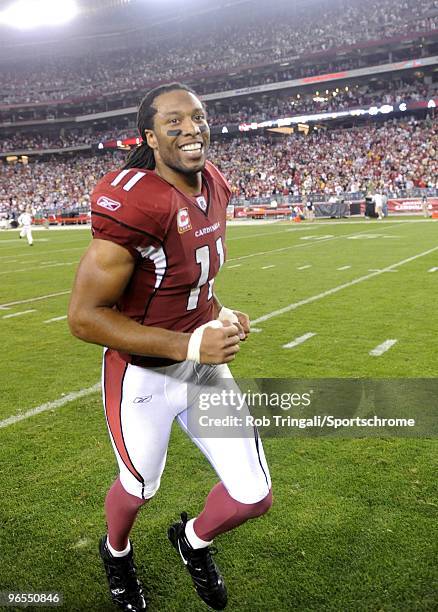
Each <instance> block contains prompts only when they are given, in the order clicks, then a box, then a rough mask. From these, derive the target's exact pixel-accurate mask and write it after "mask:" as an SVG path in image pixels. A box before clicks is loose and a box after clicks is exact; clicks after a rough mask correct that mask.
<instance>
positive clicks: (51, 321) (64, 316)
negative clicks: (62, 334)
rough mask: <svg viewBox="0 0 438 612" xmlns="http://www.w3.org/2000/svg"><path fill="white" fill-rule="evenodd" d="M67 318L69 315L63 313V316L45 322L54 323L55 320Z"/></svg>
mask: <svg viewBox="0 0 438 612" xmlns="http://www.w3.org/2000/svg"><path fill="white" fill-rule="evenodd" d="M66 318H67V315H62V317H53V319H47V321H44V323H53V322H54V321H64V319H66Z"/></svg>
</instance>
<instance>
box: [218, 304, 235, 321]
mask: <svg viewBox="0 0 438 612" xmlns="http://www.w3.org/2000/svg"><path fill="white" fill-rule="evenodd" d="M218 319H219V321H229V322H230V323H238V322H239V319H238V318H237V315H235V314H234V312H233V311H232V310H231V308H227V307H226V306H222V308H221V309H220V311H219V316H218Z"/></svg>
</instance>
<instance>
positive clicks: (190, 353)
mask: <svg viewBox="0 0 438 612" xmlns="http://www.w3.org/2000/svg"><path fill="white" fill-rule="evenodd" d="M206 327H216V328H217V327H222V323H221V322H220V321H218V320H217V319H215V320H214V321H209V322H208V323H204V325H200V326H199V327H197V328H196V329H195V331H194V332H193V333H192V335H191V336H190V340H189V346H188V347H187V357H186V359H188V360H189V361H195V362H196V363H201V342H202V336H203V334H204V330H205V328H206Z"/></svg>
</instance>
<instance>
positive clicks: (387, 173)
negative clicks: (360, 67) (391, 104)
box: [0, 117, 438, 213]
mask: <svg viewBox="0 0 438 612" xmlns="http://www.w3.org/2000/svg"><path fill="white" fill-rule="evenodd" d="M437 152H438V119H435V120H432V119H426V120H423V121H416V120H415V119H413V118H412V117H411V118H407V119H403V120H391V121H388V122H386V123H384V124H376V125H374V124H371V123H368V124H366V125H365V126H363V127H355V128H353V129H338V130H327V131H322V132H321V131H314V132H312V133H311V134H309V135H308V136H307V137H304V136H303V135H301V134H297V135H293V136H291V137H289V138H287V139H286V140H285V139H283V138H281V139H278V138H274V137H272V136H271V137H268V136H256V137H252V138H247V139H245V140H243V139H242V138H238V139H236V138H234V139H229V140H218V141H215V142H213V143H212V146H211V154H210V157H211V159H212V161H213V162H215V163H217V164H218V166H219V167H220V168H221V170H222V171H223V172H224V173H225V175H226V176H227V178H228V180H229V181H230V183H231V186H232V190H233V195H234V198H235V201H242V200H250V199H251V198H260V197H271V196H273V195H276V194H279V195H281V194H285V195H286V194H289V193H290V194H292V195H299V194H300V192H301V191H302V190H306V191H308V192H312V193H322V194H330V193H336V192H338V191H339V190H341V191H342V192H347V193H358V192H365V191H366V190H367V188H368V187H369V186H370V185H372V186H374V187H382V188H383V189H384V190H385V191H387V192H390V193H396V192H398V191H400V190H405V191H407V192H408V193H409V192H411V191H412V189H413V188H415V187H417V188H423V189H424V188H428V189H431V190H434V189H438V155H437ZM125 157H126V154H125V153H122V152H119V151H116V152H109V153H102V154H101V155H99V156H91V157H82V156H75V157H73V158H71V159H70V158H68V159H61V158H55V157H54V158H53V159H51V160H50V161H45V162H38V163H32V164H27V165H24V164H15V165H6V164H3V165H2V166H0V172H1V174H0V178H1V181H0V211H1V212H8V211H11V210H14V209H19V210H21V209H23V208H25V206H26V205H27V204H30V205H32V207H33V208H34V210H35V212H37V213H39V212H45V213H48V212H59V211H60V210H63V209H64V208H68V209H72V210H82V209H86V208H87V206H88V203H89V194H90V191H91V190H92V188H93V186H94V184H95V183H96V181H97V180H98V179H99V178H100V177H101V176H102V175H103V174H105V173H106V172H108V171H109V170H110V169H112V168H114V167H117V165H122V163H123V160H124V159H125Z"/></svg>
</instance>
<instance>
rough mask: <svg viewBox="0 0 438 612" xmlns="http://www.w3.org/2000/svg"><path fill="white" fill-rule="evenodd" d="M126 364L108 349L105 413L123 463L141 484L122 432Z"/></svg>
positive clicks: (105, 376)
mask: <svg viewBox="0 0 438 612" xmlns="http://www.w3.org/2000/svg"><path fill="white" fill-rule="evenodd" d="M127 368H128V364H127V363H126V362H125V361H123V359H121V358H120V357H119V355H118V354H117V352H116V351H113V350H111V349H108V350H107V351H106V353H105V369H104V393H105V413H106V418H107V421H108V427H109V430H110V432H111V435H112V438H113V440H114V443H115V445H116V448H117V452H118V453H119V455H120V457H121V458H122V461H123V463H124V464H125V465H126V467H127V468H128V470H129V471H130V472H131V474H133V476H135V478H136V479H137V480H139V481H140V482H141V483H143V478H142V476H141V475H140V474H139V473H138V472H137V470H136V469H135V467H134V465H133V464H132V461H131V458H130V456H129V453H128V450H127V448H126V444H125V440H124V439H123V430H122V400H123V380H124V378H125V373H126V370H127Z"/></svg>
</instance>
